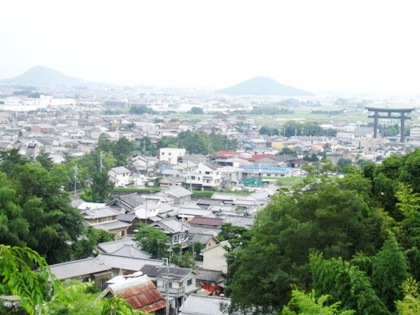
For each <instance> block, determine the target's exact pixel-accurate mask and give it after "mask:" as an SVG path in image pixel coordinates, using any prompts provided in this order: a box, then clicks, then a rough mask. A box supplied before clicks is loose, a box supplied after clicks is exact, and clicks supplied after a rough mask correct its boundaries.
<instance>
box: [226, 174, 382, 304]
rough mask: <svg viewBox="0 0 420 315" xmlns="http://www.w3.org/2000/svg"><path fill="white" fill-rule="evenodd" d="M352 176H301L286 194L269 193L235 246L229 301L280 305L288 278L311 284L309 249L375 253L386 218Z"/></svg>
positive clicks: (365, 187)
mask: <svg viewBox="0 0 420 315" xmlns="http://www.w3.org/2000/svg"><path fill="white" fill-rule="evenodd" d="M351 176H352V177H351V180H345V179H342V180H341V179H337V178H332V177H329V178H322V179H321V180H319V179H317V180H315V181H311V182H309V183H308V182H304V183H302V184H300V185H298V186H296V187H295V189H294V191H293V192H292V193H291V194H288V195H283V194H278V195H276V196H275V197H273V199H272V201H271V203H270V204H268V205H267V207H266V208H265V209H264V210H262V211H260V212H259V213H258V214H257V217H256V221H255V224H254V226H253V227H252V228H251V230H250V232H249V233H250V241H249V242H245V243H244V246H243V247H242V248H240V249H239V250H238V251H237V253H236V254H235V259H234V263H233V264H232V266H231V269H230V273H231V277H232V284H231V285H229V289H230V290H231V291H232V293H231V298H232V305H233V307H236V308H238V309H240V308H244V307H245V308H251V309H252V308H255V309H257V310H259V309H262V310H263V311H267V312H268V311H271V310H273V309H274V310H276V309H277V310H278V309H279V308H280V307H282V306H283V305H285V304H286V302H287V301H288V297H289V294H290V290H289V288H290V284H296V285H299V286H300V287H303V288H308V287H309V285H310V273H309V266H308V255H309V253H310V251H311V250H312V249H316V250H319V251H322V252H323V253H324V255H325V257H327V258H334V257H342V258H343V259H351V258H352V256H353V255H355V254H356V253H357V252H364V253H367V254H369V255H374V254H375V253H376V251H377V249H378V248H379V247H380V246H381V245H382V242H383V239H384V226H385V223H386V220H385V218H384V217H383V214H382V212H380V211H379V210H378V209H377V208H374V207H372V208H371V207H370V206H369V199H368V198H369V195H368V191H369V188H370V186H369V185H366V182H368V181H367V180H366V179H364V178H363V177H361V175H358V174H351ZM316 291H317V292H319V293H321V294H331V293H330V292H324V291H322V292H321V291H318V290H316Z"/></svg>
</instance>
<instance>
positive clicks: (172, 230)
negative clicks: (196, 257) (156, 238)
mask: <svg viewBox="0 0 420 315" xmlns="http://www.w3.org/2000/svg"><path fill="white" fill-rule="evenodd" d="M150 226H153V227H156V228H158V229H160V230H162V231H163V232H164V233H165V234H166V235H168V236H169V237H170V239H171V243H172V244H183V245H185V246H186V244H187V241H188V237H189V233H188V230H189V228H190V225H189V224H188V223H186V222H183V221H178V220H177V219H176V218H174V217H171V218H165V219H162V220H158V221H156V222H153V223H151V224H150Z"/></svg>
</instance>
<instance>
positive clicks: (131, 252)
mask: <svg viewBox="0 0 420 315" xmlns="http://www.w3.org/2000/svg"><path fill="white" fill-rule="evenodd" d="M98 251H99V252H100V253H102V254H110V255H115V256H123V257H132V258H142V259H149V258H151V255H150V254H148V253H146V252H143V251H142V250H141V249H140V248H139V247H138V245H137V242H136V241H135V240H134V239H132V238H131V237H127V236H126V237H123V238H121V239H117V240H115V241H109V242H103V243H99V244H98Z"/></svg>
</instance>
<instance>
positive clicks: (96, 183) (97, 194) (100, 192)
mask: <svg viewBox="0 0 420 315" xmlns="http://www.w3.org/2000/svg"><path fill="white" fill-rule="evenodd" d="M113 190H114V183H113V182H112V181H111V180H110V179H109V177H108V174H107V173H106V172H105V171H102V172H96V173H93V174H92V184H91V185H90V186H89V187H88V188H87V189H85V191H84V193H83V194H82V197H83V198H84V199H85V200H87V201H93V202H108V201H109V199H110V197H111V193H112V191H113Z"/></svg>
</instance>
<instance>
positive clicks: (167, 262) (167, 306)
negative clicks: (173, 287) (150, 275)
mask: <svg viewBox="0 0 420 315" xmlns="http://www.w3.org/2000/svg"><path fill="white" fill-rule="evenodd" d="M163 260H164V261H165V264H166V276H165V277H164V278H165V279H166V315H169V279H170V278H169V259H168V258H163Z"/></svg>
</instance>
